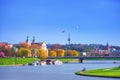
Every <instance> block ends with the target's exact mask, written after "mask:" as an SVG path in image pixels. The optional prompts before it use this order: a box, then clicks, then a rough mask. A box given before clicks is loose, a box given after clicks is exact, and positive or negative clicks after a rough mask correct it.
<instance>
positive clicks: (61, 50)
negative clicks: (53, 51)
mask: <svg viewBox="0 0 120 80" xmlns="http://www.w3.org/2000/svg"><path fill="white" fill-rule="evenodd" d="M64 55H65V53H64V50H63V49H60V50H58V52H57V56H61V57H63V56H64Z"/></svg>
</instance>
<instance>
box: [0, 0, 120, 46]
mask: <svg viewBox="0 0 120 80" xmlns="http://www.w3.org/2000/svg"><path fill="white" fill-rule="evenodd" d="M62 31H64V33H62ZM68 33H70V35H71V43H81V44H92V43H95V44H106V43H107V41H108V42H109V44H111V45H117V46H120V37H119V35H120V1H119V0H0V41H1V42H9V43H19V42H23V41H25V40H26V36H27V35H28V36H29V39H30V41H32V38H33V36H35V37H36V41H37V42H42V41H45V42H46V43H60V44H66V43H68V42H67V38H68Z"/></svg>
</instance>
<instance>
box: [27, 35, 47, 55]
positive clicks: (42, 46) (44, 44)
mask: <svg viewBox="0 0 120 80" xmlns="http://www.w3.org/2000/svg"><path fill="white" fill-rule="evenodd" d="M35 40H36V39H35V36H33V40H32V42H31V43H30V45H37V46H39V47H40V48H41V49H43V50H45V51H46V52H47V54H48V49H47V45H46V43H45V42H36V41H35ZM26 42H27V43H29V37H28V36H27V39H26ZM32 56H33V57H36V50H35V49H34V48H33V50H32Z"/></svg>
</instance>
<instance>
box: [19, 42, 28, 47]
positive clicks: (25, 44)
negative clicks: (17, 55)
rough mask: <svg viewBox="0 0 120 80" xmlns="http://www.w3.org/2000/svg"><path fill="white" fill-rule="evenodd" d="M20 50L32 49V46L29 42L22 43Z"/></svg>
mask: <svg viewBox="0 0 120 80" xmlns="http://www.w3.org/2000/svg"><path fill="white" fill-rule="evenodd" d="M19 47H20V48H30V44H29V43H28V42H21V43H20V44H19Z"/></svg>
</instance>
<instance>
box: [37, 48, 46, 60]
mask: <svg viewBox="0 0 120 80" xmlns="http://www.w3.org/2000/svg"><path fill="white" fill-rule="evenodd" d="M37 56H39V57H40V58H41V59H46V58H47V57H48V54H47V52H46V51H45V50H43V49H38V51H37Z"/></svg>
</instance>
